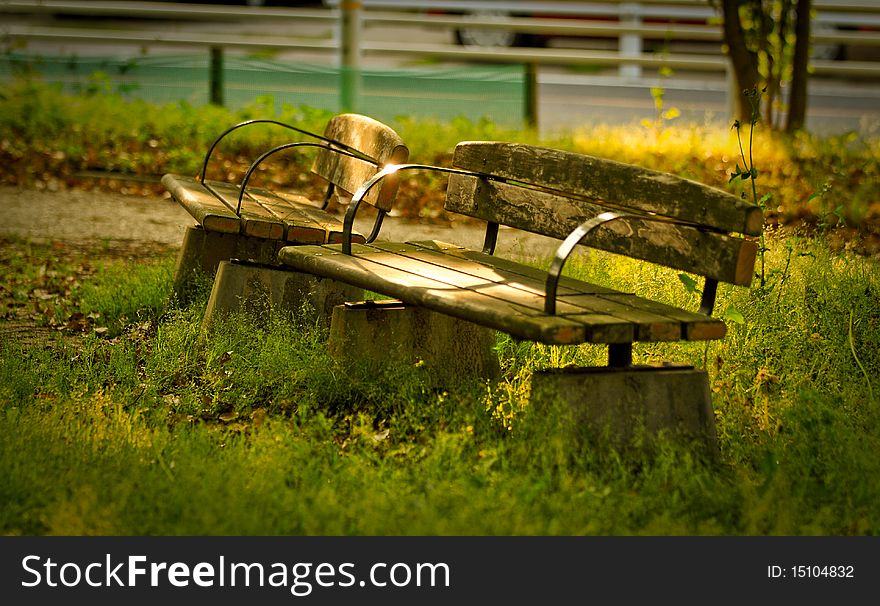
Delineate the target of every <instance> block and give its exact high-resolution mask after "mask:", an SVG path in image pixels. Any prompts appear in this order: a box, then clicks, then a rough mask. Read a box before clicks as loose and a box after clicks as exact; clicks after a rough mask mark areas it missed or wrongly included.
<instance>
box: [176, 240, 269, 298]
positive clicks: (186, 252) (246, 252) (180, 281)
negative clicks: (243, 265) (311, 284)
mask: <svg viewBox="0 0 880 606" xmlns="http://www.w3.org/2000/svg"><path fill="white" fill-rule="evenodd" d="M284 245H285V243H284V242H280V241H278V240H266V239H263V238H252V237H248V236H243V235H241V234H224V233H219V232H213V231H205V230H204V229H202V228H201V227H200V226H196V227H188V228H187V230H186V233H185V234H184V236H183V245H182V246H181V249H180V253H179V254H178V256H177V269H176V270H175V272H174V283H173V293H174V296H175V297H176V298H177V300H178V301H180V302H183V303H186V302H188V301H189V300H190V299H191V297H192V290H193V286H194V284H195V283H196V280H198V278H199V276H200V275H202V276H206V277H207V279H209V280H210V279H213V277H214V275H215V274H216V272H217V266H218V265H219V263H220V261H228V260H229V259H243V260H248V261H253V262H255V263H268V264H271V263H275V262H276V260H277V257H278V250H279V249H280V248H281V247H282V246H284Z"/></svg>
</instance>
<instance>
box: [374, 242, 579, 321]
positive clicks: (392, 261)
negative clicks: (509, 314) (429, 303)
mask: <svg viewBox="0 0 880 606" xmlns="http://www.w3.org/2000/svg"><path fill="white" fill-rule="evenodd" d="M401 246H402V245H401ZM394 248H395V247H394V246H393V245H391V244H389V243H383V244H380V245H379V246H378V247H376V246H371V245H365V246H361V247H360V248H358V249H357V256H358V258H361V259H369V260H370V261H372V262H373V263H376V264H379V265H384V266H386V267H389V268H395V269H400V270H403V271H406V272H409V273H412V274H415V275H418V276H423V277H426V278H430V279H431V280H434V281H436V282H440V283H443V284H445V285H446V287H447V288H449V287H454V288H458V289H466V290H472V291H476V292H479V293H480V294H483V295H485V296H487V297H492V298H494V299H498V300H499V301H506V302H510V303H514V304H516V305H520V306H522V307H525V308H528V309H530V310H532V312H533V313H534V314H542V313H543V310H544V296H543V294H542V293H541V292H540V290H537V289H532V290H531V291H530V290H527V289H521V288H517V287H515V286H513V285H510V284H504V283H498V282H494V281H492V280H491V279H487V278H483V277H479V276H475V275H471V274H467V273H462V272H460V271H456V270H454V269H449V268H447V267H443V266H441V265H437V264H433V263H426V262H423V261H419V260H417V259H413V258H410V257H406V256H403V255H400V254H397V252H388V250H389V249H390V250H393V249H394ZM536 291H537V292H536ZM584 311H585V309H584V308H583V307H578V306H574V305H570V304H567V303H561V304H560V305H559V307H558V312H559V315H565V314H580V313H584ZM465 319H467V318H465Z"/></svg>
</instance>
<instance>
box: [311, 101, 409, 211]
mask: <svg viewBox="0 0 880 606" xmlns="http://www.w3.org/2000/svg"><path fill="white" fill-rule="evenodd" d="M324 136H325V137H327V138H328V139H333V140H334V141H339V142H340V143H344V144H345V145H348V146H350V147H352V148H354V149H356V150H358V151H360V152H362V153H363V154H365V155H367V156H369V157H370V158H373V159H374V160H375V161H376V162H377V164H378V165H379V166H384V165H385V164H402V163H404V162H406V161H407V160H408V159H409V149H407V147H406V145H404V143H403V140H402V139H401V138H400V137H399V136H398V134H397V133H396V132H394V130H393V129H391V128H390V127H388V126H386V125H385V124H382V123H381V122H378V121H376V120H373V119H372V118H368V117H367V116H361V115H358V114H340V115H338V116H334V117H333V118H332V119H331V120H330V122H329V123H328V124H327V128H326V129H325V131H324ZM312 171H313V172H314V173H316V174H318V175H320V176H322V177H324V178H325V179H327V180H328V181H329V182H331V183H333V184H335V185H336V186H337V187H339V188H341V189H342V190H344V191H346V192H348V194H349V195H350V194H353V193H354V192H355V191H357V189H358V188H359V187H360V186H361V185H362V184H363V183H364V181H366V180H368V179H369V178H370V177H372V176H373V175H375V174H376V172H377V171H378V169H377V168H376V166H375V165H373V164H370V163H369V162H365V161H363V160H358V159H356V158H352V157H350V156H345V155H343V154H338V153H334V152H333V151H329V150H319V151H318V155H317V156H316V158H315V163H314V165H313V166H312ZM398 184H399V179H398V177H397V176H396V175H393V176H390V177H388V178H387V179H384V180H383V181H382V183H380V184H379V185H377V186H376V187H374V188H373V189H372V190H371V191H370V194H369V195H368V196H367V197H366V198H364V200H365V201H366V202H368V203H370V204H373V205H375V206H377V207H378V208H381V209H383V210H391V206H392V203H393V201H394V197H395V196H396V195H397V187H398Z"/></svg>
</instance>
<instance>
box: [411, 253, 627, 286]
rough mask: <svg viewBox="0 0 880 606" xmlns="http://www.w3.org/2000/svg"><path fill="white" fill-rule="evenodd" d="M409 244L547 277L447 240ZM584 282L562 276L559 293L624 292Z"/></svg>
mask: <svg viewBox="0 0 880 606" xmlns="http://www.w3.org/2000/svg"><path fill="white" fill-rule="evenodd" d="M408 244H413V245H415V246H418V247H420V248H425V249H427V250H440V251H444V252H445V254H447V255H454V256H456V257H460V258H462V259H467V260H470V261H474V262H476V263H480V264H483V265H487V266H489V267H495V268H497V269H500V270H503V271H506V272H509V273H511V274H514V275H516V276H522V277H524V278H531V279H532V280H538V281H540V282H542V283H543V282H544V281H546V279H547V272H546V270H543V269H540V268H538V267H532V266H531V265H525V264H523V263H517V262H516V261H510V260H508V259H505V258H504V257H496V256H494V255H487V254H485V253H483V252H480V251H476V250H470V249H468V248H464V247H462V246H456V245H454V244H448V243H446V242H440V241H437V240H419V241H414V242H408ZM584 284H586V283H585V282H582V281H580V280H575V279H574V278H569V277H568V276H562V277H560V279H559V289H558V290H557V294H558V295H563V294H584V293H586V292H589V293H610V294H623V293H620V291H617V290H614V289H613V288H607V287H605V286H599V285H598V284H590V285H589V287H590V290H589V291H586V290H584Z"/></svg>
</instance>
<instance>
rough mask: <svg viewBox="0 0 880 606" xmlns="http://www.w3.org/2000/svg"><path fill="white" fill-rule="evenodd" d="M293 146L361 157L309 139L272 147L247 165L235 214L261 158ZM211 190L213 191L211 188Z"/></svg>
mask: <svg viewBox="0 0 880 606" xmlns="http://www.w3.org/2000/svg"><path fill="white" fill-rule="evenodd" d="M294 147H320V148H322V149H326V150H329V151H331V152H333V153H335V154H342V155H344V156H351V157H352V158H357V159H359V160H362V159H363V158H361V157H360V156H357V155H355V154H352V153H349V152H347V151H344V150H341V149H335V148H333V147H331V146H329V145H327V144H324V143H313V142H311V141H298V142H296V143H285V144H284V145H279V146H278V147H274V148H272V149H270V150H269V151H267V152H265V153H263V154H262V155H260V157H259V158H257V159H256V160H254V163H253V164H251V165H250V167H248V169H247V172H246V173H245V174H244V179H242V180H241V189H240V190H239V192H238V206H237V207H236V209H235V214H240V213H241V202H242V200H243V199H244V190H245V187H247V184H248V181H250V179H251V175H252V174H253V173H254V171H255V170H256V169H257V167H258V166H259V165H260V163H261V162H262V161H263V160H265V159H266V158H268V157H269V156H271V155H273V154H275V153H277V152H280V151H284V150H285V149H291V148H294ZM370 162H371V163H372V164H375V162H373V161H370ZM212 192H213V190H212ZM215 195H216V193H215ZM325 206H326V204H325Z"/></svg>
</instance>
